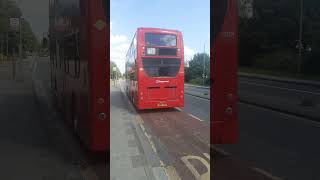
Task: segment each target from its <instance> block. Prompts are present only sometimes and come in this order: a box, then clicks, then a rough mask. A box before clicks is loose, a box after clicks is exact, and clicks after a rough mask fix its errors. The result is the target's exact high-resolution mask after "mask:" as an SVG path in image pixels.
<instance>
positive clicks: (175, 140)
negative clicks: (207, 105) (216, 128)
mask: <svg viewBox="0 0 320 180" xmlns="http://www.w3.org/2000/svg"><path fill="white" fill-rule="evenodd" d="M139 115H140V116H141V118H142V120H143V122H142V124H143V126H144V128H145V132H146V134H147V136H149V137H150V139H151V143H152V144H153V145H154V148H155V149H156V151H157V153H158V154H159V156H160V158H161V160H162V162H163V163H164V165H165V166H166V167H167V168H166V169H167V174H168V175H169V177H170V178H173V179H204V180H205V179H209V178H210V147H209V143H210V139H209V137H210V127H209V124H208V123H207V122H205V121H199V120H198V119H196V118H193V117H191V116H189V115H188V114H187V113H185V112H183V111H179V110H177V109H163V110H143V111H139ZM177 175H178V176H177Z"/></svg>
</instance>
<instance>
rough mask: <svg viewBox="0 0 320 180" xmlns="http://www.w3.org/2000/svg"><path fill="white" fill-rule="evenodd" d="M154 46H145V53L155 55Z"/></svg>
mask: <svg viewBox="0 0 320 180" xmlns="http://www.w3.org/2000/svg"><path fill="white" fill-rule="evenodd" d="M155 54H156V48H147V55H155Z"/></svg>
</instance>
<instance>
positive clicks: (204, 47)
mask: <svg viewBox="0 0 320 180" xmlns="http://www.w3.org/2000/svg"><path fill="white" fill-rule="evenodd" d="M205 49H206V44H204V46H203V73H202V85H203V86H204V82H205V78H206V59H205V55H206V54H205Z"/></svg>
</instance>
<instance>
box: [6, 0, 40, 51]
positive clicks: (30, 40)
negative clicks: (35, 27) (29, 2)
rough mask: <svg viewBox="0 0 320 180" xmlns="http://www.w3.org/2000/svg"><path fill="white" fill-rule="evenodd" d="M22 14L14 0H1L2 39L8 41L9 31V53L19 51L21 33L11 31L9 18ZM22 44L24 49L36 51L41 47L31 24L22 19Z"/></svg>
mask: <svg viewBox="0 0 320 180" xmlns="http://www.w3.org/2000/svg"><path fill="white" fill-rule="evenodd" d="M21 15H22V13H21V11H20V9H19V8H18V6H17V4H16V2H15V1H13V0H0V39H3V40H4V41H6V37H7V32H9V33H8V37H9V40H8V42H9V53H10V54H11V53H12V52H13V51H15V52H16V53H17V52H18V43H19V33H17V32H10V30H9V19H10V18H12V17H20V16H21ZM22 46H23V50H24V51H35V50H37V49H38V47H39V42H38V40H37V38H36V37H35V35H34V33H33V32H32V29H31V27H30V24H29V23H28V22H27V21H26V20H25V19H23V20H22Z"/></svg>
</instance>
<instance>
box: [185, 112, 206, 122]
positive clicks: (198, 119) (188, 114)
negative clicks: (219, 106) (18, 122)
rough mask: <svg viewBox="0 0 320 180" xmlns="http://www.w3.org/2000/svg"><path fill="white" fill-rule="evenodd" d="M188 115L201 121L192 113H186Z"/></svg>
mask: <svg viewBox="0 0 320 180" xmlns="http://www.w3.org/2000/svg"><path fill="white" fill-rule="evenodd" d="M188 115H189V116H191V117H193V118H194V119H196V120H199V121H203V120H202V119H200V118H198V117H196V116H194V115H192V114H190V113H188Z"/></svg>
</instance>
